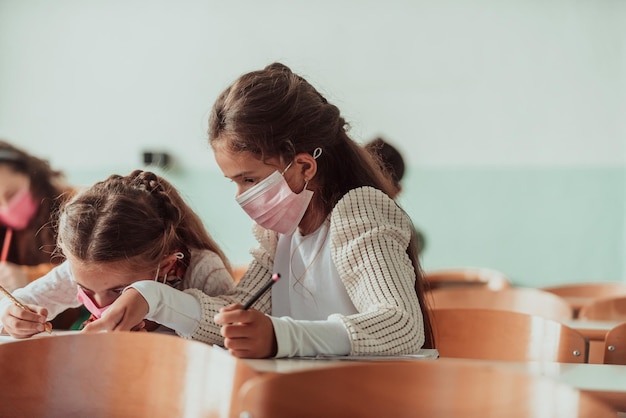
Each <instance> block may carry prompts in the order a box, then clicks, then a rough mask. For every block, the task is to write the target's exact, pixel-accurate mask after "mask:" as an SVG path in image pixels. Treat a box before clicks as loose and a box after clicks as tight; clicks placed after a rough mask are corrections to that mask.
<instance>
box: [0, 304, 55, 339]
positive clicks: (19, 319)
mask: <svg viewBox="0 0 626 418" xmlns="http://www.w3.org/2000/svg"><path fill="white" fill-rule="evenodd" d="M26 307H28V308H29V309H31V310H32V312H30V311H27V310H24V309H22V308H21V307H19V306H17V305H10V306H9V307H8V308H7V309H6V310H5V311H4V313H3V314H2V325H3V328H4V332H6V333H8V334H9V335H10V336H11V337H13V338H28V337H32V336H33V335H35V334H39V333H40V332H43V331H44V330H45V329H46V322H47V318H48V310H47V309H46V308H42V307H41V306H36V305H26ZM48 326H49V325H48Z"/></svg>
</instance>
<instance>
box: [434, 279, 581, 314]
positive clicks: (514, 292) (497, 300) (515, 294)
mask: <svg viewBox="0 0 626 418" xmlns="http://www.w3.org/2000/svg"><path fill="white" fill-rule="evenodd" d="M428 295H429V296H430V304H431V308H434V309H439V308H483V309H498V310H507V311H514V312H522V313H527V314H531V315H539V316H543V317H544V318H548V319H553V320H555V321H563V320H567V319H572V318H573V314H572V309H571V307H570V305H569V304H568V303H567V302H566V301H565V300H564V299H561V298H560V297H558V296H556V295H553V294H552V293H549V292H544V291H543V290H539V289H535V288H529V287H510V288H507V289H502V290H497V291H493V290H489V289H488V288H486V287H444V288H441V289H435V290H431V291H430V292H428Z"/></svg>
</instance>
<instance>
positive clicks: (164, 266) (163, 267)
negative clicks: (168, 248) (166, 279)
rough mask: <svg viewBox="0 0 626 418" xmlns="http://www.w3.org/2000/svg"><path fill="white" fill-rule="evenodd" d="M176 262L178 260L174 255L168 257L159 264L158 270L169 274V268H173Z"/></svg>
mask: <svg viewBox="0 0 626 418" xmlns="http://www.w3.org/2000/svg"><path fill="white" fill-rule="evenodd" d="M176 260H178V257H177V256H176V254H170V255H168V256H167V257H165V258H164V259H163V260H162V261H161V264H159V270H160V271H162V272H169V271H170V270H171V268H172V267H174V263H176Z"/></svg>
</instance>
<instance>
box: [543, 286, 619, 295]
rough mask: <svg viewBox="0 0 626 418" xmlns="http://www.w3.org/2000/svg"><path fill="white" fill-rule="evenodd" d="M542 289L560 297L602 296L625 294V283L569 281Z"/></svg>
mask: <svg viewBox="0 0 626 418" xmlns="http://www.w3.org/2000/svg"><path fill="white" fill-rule="evenodd" d="M542 289H543V290H545V291H546V292H550V293H554V294H555V295H558V296H561V297H586V298H587V297H590V298H602V297H607V296H617V295H626V283H624V282H588V283H570V284H562V285H557V286H548V287H543V288H542Z"/></svg>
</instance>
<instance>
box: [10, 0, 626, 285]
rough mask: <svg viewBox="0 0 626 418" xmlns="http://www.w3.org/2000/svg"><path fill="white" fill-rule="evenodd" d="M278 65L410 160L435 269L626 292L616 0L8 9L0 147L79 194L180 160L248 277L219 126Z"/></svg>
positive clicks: (625, 87)
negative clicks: (22, 152) (59, 175)
mask: <svg viewBox="0 0 626 418" xmlns="http://www.w3.org/2000/svg"><path fill="white" fill-rule="evenodd" d="M273 61H282V62H284V63H286V64H287V65H289V66H291V67H292V69H293V70H294V71H296V72H298V73H300V74H301V75H303V76H304V77H306V78H307V79H308V80H309V81H310V82H312V83H313V84H314V85H315V86H317V87H318V88H319V89H320V90H321V92H322V93H324V94H325V95H326V96H327V98H328V99H329V100H330V101H331V102H333V103H335V104H337V105H338V106H339V108H340V109H341V110H342V111H343V113H344V116H345V117H346V119H347V120H348V121H349V122H350V123H351V126H352V131H351V132H352V135H353V137H354V138H355V139H356V140H358V141H366V140H368V139H370V138H371V137H373V136H375V135H378V134H382V135H384V136H386V137H387V138H388V139H390V140H391V141H392V142H394V143H395V144H396V145H397V146H398V147H399V148H400V149H401V150H402V151H404V153H405V156H406V159H407V163H408V166H409V175H408V179H409V180H408V181H409V183H408V184H405V190H406V194H405V196H403V198H402V200H403V201H404V202H406V204H407V209H408V211H409V212H410V214H411V216H412V217H414V220H415V222H416V223H417V224H418V225H419V226H421V227H423V228H424V230H425V231H426V232H427V239H429V242H430V245H429V246H428V247H427V254H426V256H425V258H424V263H425V265H426V267H430V266H435V267H439V266H443V265H450V264H471V263H474V264H484V265H486V266H488V267H498V268H501V269H503V270H504V271H505V272H509V271H510V272H513V273H514V274H515V275H516V276H517V277H520V278H521V280H522V281H523V282H526V283H532V284H535V283H537V284H538V283H541V282H543V283H546V282H545V280H549V279H546V278H552V280H559V279H585V278H594V279H617V278H622V279H624V280H626V244H625V241H626V216H625V215H624V212H625V210H624V208H625V207H626V164H625V162H626V144H625V142H626V141H625V138H626V122H625V118H624V117H623V115H624V114H626V2H624V1H622V0H594V1H583V0H476V1H472V2H468V1H466V0H429V1H426V0H406V1H401V0H395V1H387V2H381V1H373V0H344V1H338V0H332V1H331V0H319V1H315V2H313V1H310V2H305V1H294V0H271V1H270V0H268V1H254V0H239V1H230V2H223V1H220V2H218V1H215V0H185V1H179V2H174V1H166V0H154V1H148V0H128V1H122V0H27V1H24V0H0V137H3V138H6V139H8V140H11V141H13V142H15V143H16V144H18V145H21V146H23V147H25V148H27V149H30V150H32V151H33V152H36V153H37V154H38V155H40V156H42V157H46V158H48V159H50V161H51V163H52V165H53V166H55V167H57V168H62V169H64V170H65V171H66V172H69V173H70V174H72V176H71V180H72V182H74V184H90V183H91V182H93V181H95V180H99V179H100V178H101V177H102V176H104V175H105V174H108V173H112V172H119V173H126V172H128V171H130V170H131V169H133V168H137V167H140V166H141V161H142V160H141V153H142V151H143V150H144V149H148V148H149V149H154V150H164V151H167V152H169V153H171V154H173V156H174V158H175V161H176V164H177V166H176V167H175V173H174V175H175V177H176V180H177V185H179V187H181V188H182V189H183V191H184V192H185V194H186V196H189V198H190V199H191V200H192V201H193V202H194V203H196V206H195V207H197V208H198V209H199V211H200V212H201V213H202V215H203V216H204V217H205V219H207V220H209V225H210V230H211V231H212V232H213V234H214V235H215V236H217V238H218V239H219V241H218V242H220V243H223V245H224V246H225V248H226V249H227V251H228V253H229V255H230V256H231V257H232V258H233V260H234V261H235V262H243V261H244V260H247V257H248V254H247V249H248V248H249V246H252V245H254V243H253V241H252V238H251V236H250V234H249V225H248V222H249V220H248V219H247V218H246V217H245V214H243V213H242V212H241V211H239V212H237V213H235V209H236V205H235V204H234V202H232V201H231V202H229V203H230V204H228V205H227V204H226V203H224V204H223V205H220V206H219V207H216V206H215V203H214V202H215V201H216V198H215V196H219V199H229V200H230V199H231V198H232V194H233V193H234V188H232V187H230V186H231V185H230V184H228V182H227V181H225V180H223V179H222V178H221V173H219V170H218V169H217V167H216V166H215V163H214V161H213V157H212V155H211V151H210V149H209V147H208V144H207V138H206V128H207V115H208V112H209V110H210V108H211V105H212V103H213V101H214V100H215V98H216V97H217V95H218V94H219V93H220V92H221V91H222V90H223V89H224V88H225V87H226V86H227V85H228V84H229V83H230V82H232V81H233V80H234V79H235V78H236V77H237V76H239V75H240V74H242V73H244V72H247V71H250V70H255V69H259V68H262V67H263V66H265V65H267V64H268V63H270V62H273ZM422 170H423V171H422ZM471 180H476V181H477V182H480V183H481V184H476V185H475V184H474V183H472V182H471ZM474 186H475V187H474ZM489 199H491V200H492V201H493V203H490V202H491V200H489ZM452 202H454V203H453V204H451V203H452ZM453 205H459V206H460V207H459V208H454V207H453ZM542 205H544V206H545V207H542ZM240 212H241V213H240ZM556 273H559V274H562V276H560V277H557V276H555V274H556ZM592 276H593V277H592Z"/></svg>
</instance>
